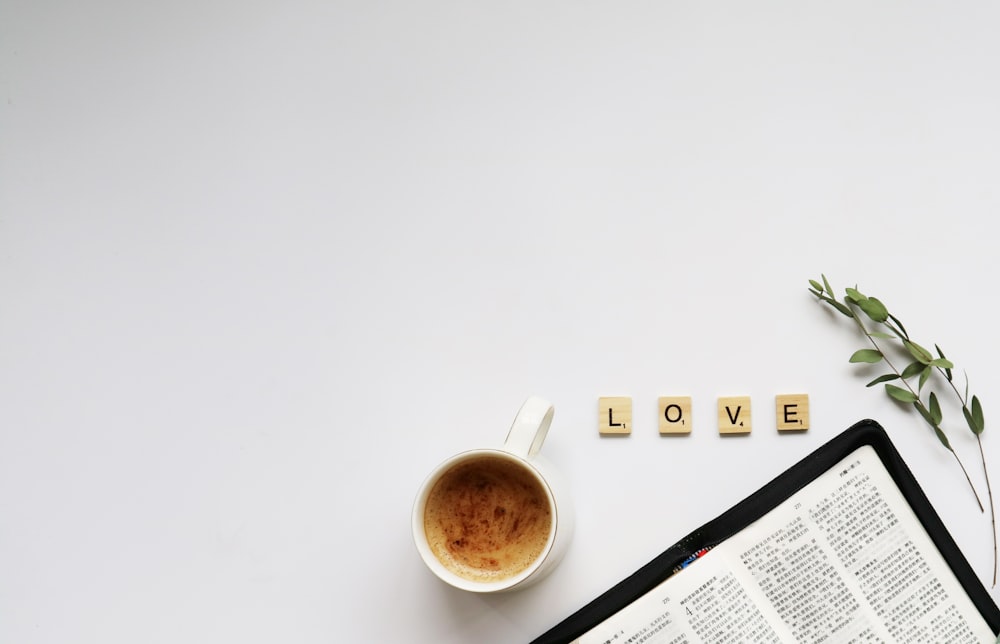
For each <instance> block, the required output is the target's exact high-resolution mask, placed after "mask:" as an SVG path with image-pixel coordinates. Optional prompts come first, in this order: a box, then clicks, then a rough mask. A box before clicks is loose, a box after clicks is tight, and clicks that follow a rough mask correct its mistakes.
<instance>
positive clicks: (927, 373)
mask: <svg viewBox="0 0 1000 644" xmlns="http://www.w3.org/2000/svg"><path fill="white" fill-rule="evenodd" d="M932 373H934V370H933V369H932V368H931V366H930V365H927V366H926V367H924V370H923V371H921V372H920V381H919V382H918V383H917V391H920V390H921V389H923V388H924V385H926V384H927V380H928V379H929V378H930V377H931V374H932ZM931 395H933V394H931Z"/></svg>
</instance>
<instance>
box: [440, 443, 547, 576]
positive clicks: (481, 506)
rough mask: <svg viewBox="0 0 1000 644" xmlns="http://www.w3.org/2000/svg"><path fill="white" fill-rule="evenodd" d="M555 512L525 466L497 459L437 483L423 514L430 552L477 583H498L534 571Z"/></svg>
mask: <svg viewBox="0 0 1000 644" xmlns="http://www.w3.org/2000/svg"><path fill="white" fill-rule="evenodd" d="M551 530H552V510H551V508H550V506H549V499H548V496H547V494H546V492H545V489H544V487H543V485H542V483H541V482H539V481H538V479H537V478H536V477H534V476H533V475H532V474H531V473H530V472H529V471H527V470H526V468H525V466H523V465H519V464H518V463H515V462H512V461H510V460H507V459H504V458H501V457H497V456H484V457H480V458H476V459H474V460H471V461H465V462H462V463H459V464H457V465H455V466H453V467H452V468H451V469H449V470H448V471H446V472H445V473H444V474H443V475H442V476H441V477H440V478H439V479H438V481H437V483H435V485H434V487H433V488H432V489H431V491H430V494H429V495H428V497H427V503H426V507H425V509H424V532H425V534H426V535H427V541H428V544H429V545H430V548H431V551H432V552H433V553H434V555H435V556H436V557H437V558H438V560H439V561H440V562H441V563H442V564H443V565H444V566H445V567H446V568H448V569H449V570H451V571H452V572H454V573H455V574H457V575H459V576H460V577H464V578H466V579H470V580H473V581H497V580H501V579H507V578H509V577H513V576H515V575H517V574H519V573H521V572H523V571H524V570H526V569H527V568H528V567H530V566H531V565H532V564H533V563H534V562H535V560H537V559H538V557H540V556H541V554H542V553H543V552H544V551H545V547H546V545H547V544H548V540H549V533H550V532H551Z"/></svg>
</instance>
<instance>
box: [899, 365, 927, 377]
mask: <svg viewBox="0 0 1000 644" xmlns="http://www.w3.org/2000/svg"><path fill="white" fill-rule="evenodd" d="M923 370H924V363H922V362H911V363H910V364H908V365H906V368H905V369H903V373H901V374H899V375H901V376H902V377H903V379H904V380H906V379H908V378H912V377H913V376H915V375H917V374H918V373H920V372H921V371H923Z"/></svg>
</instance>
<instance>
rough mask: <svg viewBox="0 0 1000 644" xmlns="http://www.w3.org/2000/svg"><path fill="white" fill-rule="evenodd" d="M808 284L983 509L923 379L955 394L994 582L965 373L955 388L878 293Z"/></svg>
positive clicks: (944, 367)
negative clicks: (846, 323) (899, 358)
mask: <svg viewBox="0 0 1000 644" xmlns="http://www.w3.org/2000/svg"><path fill="white" fill-rule="evenodd" d="M809 286H810V290H809V292H810V293H812V294H813V295H815V296H816V297H817V298H818V299H819V300H820V301H821V302H825V303H826V304H829V305H830V306H832V307H833V308H835V309H836V310H837V311H839V312H840V313H842V314H843V315H845V316H846V317H848V318H851V319H852V320H854V322H855V323H856V324H857V326H858V329H859V330H860V331H861V332H862V333H863V334H864V335H865V337H866V338H867V339H868V341H869V344H870V345H871V348H864V349H858V350H857V351H855V352H854V353H853V354H852V355H851V357H850V362H853V363H863V364H879V363H882V362H884V363H885V364H886V366H887V367H888V368H889V373H886V374H884V375H881V376H879V377H877V378H875V379H874V380H872V381H871V382H869V383H868V385H867V386H868V387H873V386H875V385H879V384H881V385H883V386H884V389H885V392H886V394H887V395H888V396H889V397H890V398H892V399H893V400H897V401H899V402H901V403H904V404H909V405H912V406H913V408H914V409H916V410H917V412H918V413H919V414H920V416H921V417H922V418H923V419H924V421H925V422H926V423H927V424H928V425H930V427H931V428H932V429H933V430H934V434H935V436H937V439H938V441H940V442H941V444H942V445H944V447H945V448H946V449H947V450H948V451H949V452H950V453H951V454H952V456H954V458H955V461H956V463H958V466H959V467H960V468H961V470H962V474H964V475H965V480H966V481H968V483H969V487H970V488H971V489H972V494H973V496H974V497H975V499H976V503H977V504H979V510H980V512H983V511H985V510H984V509H983V503H982V501H981V500H980V498H979V494H978V493H977V492H976V486H975V485H973V483H972V479H971V478H970V477H969V472H968V471H967V470H966V469H965V465H964V464H963V463H962V460H961V459H960V458H959V456H958V452H956V451H955V449H954V447H952V445H951V441H950V440H948V435H947V434H945V432H944V430H943V429H942V427H941V424H942V422H943V420H944V413H943V411H942V409H941V403H940V401H939V399H938V395H937V392H936V391H934V388H933V385H932V384H929V383H931V382H932V378H934V376H935V375H937V378H934V380H935V381H937V382H940V380H941V379H943V380H944V382H945V383H946V384H947V390H950V391H951V392H952V393H953V394H954V395H955V397H956V399H957V400H958V402H959V404H960V405H961V406H962V415H963V416H964V417H965V422H966V425H967V426H968V428H969V430H970V431H971V432H972V433H973V434H974V435H975V437H976V441H977V443H978V445H979V456H980V459H981V460H982V465H983V474H984V476H985V478H986V491H987V494H988V497H989V505H990V521H991V523H992V527H993V585H994V586H995V585H996V583H997V529H996V512H995V509H994V504H993V490H992V487H991V485H990V477H989V471H988V469H987V467H986V454H985V451H984V450H983V439H982V434H983V429H985V427H986V421H985V419H984V417H983V406H982V403H981V402H980V401H979V398H978V397H977V396H972V397H971V398H970V397H969V378H968V375H967V374H966V377H965V387H964V393H963V392H962V391H959V389H958V387H957V386H956V384H955V380H954V373H953V371H954V369H955V365H954V364H953V363H952V361H951V360H949V359H948V358H946V357H945V355H944V352H943V351H942V350H941V347H939V346H938V345H937V344H935V345H934V350H935V352H936V354H934V353H931V352H930V351H928V350H927V349H925V348H924V347H922V346H921V345H919V344H917V343H916V342H914V341H913V340H912V339H911V338H910V335H909V334H908V333H907V332H906V327H904V326H903V323H902V322H900V321H899V319H898V318H897V317H896V316H894V315H892V314H891V313H889V311H888V309H887V308H886V306H885V304H883V303H882V301H881V300H879V299H878V298H874V297H868V296H866V295H865V294H863V293H861V292H860V291H859V290H858V289H857V287H855V288H847V289H845V290H844V298H843V301H838V299H837V295H836V293H835V292H834V290H833V288H831V287H830V282H829V281H828V280H827V279H826V275H823V276H822V282H818V281H816V280H809ZM858 311H860V312H861V313H863V314H864V317H865V318H867V319H868V320H869V321H870V322H873V323H874V327H873V328H872V329H869V328H868V327H867V326H866V324H865V320H864V319H862V316H861V315H860V314H859V313H858ZM887 345H896V346H897V348H899V349H901V355H903V356H904V359H906V360H908V363H907V364H906V366H905V367H903V369H899V368H897V367H896V365H895V364H893V362H892V359H891V358H890V357H889V355H888V354H887V353H886V351H885V350H884V347H885V346H887ZM914 379H916V385H914V383H913V382H912V381H913V380H914ZM893 383H898V384H893ZM935 384H936V383H935ZM900 385H901V386H900ZM914 387H915V388H914ZM925 392H926V395H925Z"/></svg>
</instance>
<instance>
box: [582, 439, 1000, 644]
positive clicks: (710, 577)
mask: <svg viewBox="0 0 1000 644" xmlns="http://www.w3.org/2000/svg"><path fill="white" fill-rule="evenodd" d="M995 641H996V636H995V635H994V634H993V632H992V631H991V629H990V628H989V626H988V625H987V624H986V622H985V620H983V618H982V616H981V615H980V614H979V611H978V610H977V609H976V608H975V606H974V605H973V604H972V602H971V600H970V599H969V598H968V596H967V595H966V593H965V591H964V590H963V588H962V586H961V585H960V583H959V582H958V580H957V579H956V578H955V575H954V573H953V572H952V570H951V568H950V567H949V566H948V564H947V563H946V562H945V561H944V558H943V557H942V556H941V554H940V552H939V551H938V550H937V548H936V547H935V546H934V544H933V542H932V541H931V539H930V536H929V535H928V534H927V532H926V530H925V529H924V527H923V526H922V525H921V523H920V522H919V520H918V519H917V517H916V515H915V514H914V513H913V510H912V509H911V508H910V506H909V504H908V503H907V502H906V500H905V498H904V497H903V496H902V494H901V492H900V491H899V488H898V487H897V486H896V484H895V482H894V481H893V480H892V477H891V476H890V475H889V473H888V471H887V470H886V469H885V466H884V465H883V464H882V461H881V460H880V459H879V457H878V455H877V453H876V452H875V450H874V449H873V448H871V447H869V446H864V447H861V448H859V449H858V450H856V451H854V452H853V453H852V454H850V455H849V456H848V457H847V458H845V459H843V460H842V461H841V462H840V463H838V464H837V465H836V466H835V467H833V468H831V469H830V470H829V471H827V472H825V473H824V474H823V475H822V476H820V477H819V478H817V479H816V480H815V481H813V482H811V483H810V484H808V485H807V486H806V487H805V488H803V489H802V490H800V491H798V492H796V493H795V494H793V495H792V496H790V497H789V498H788V499H787V500H785V501H784V502H783V503H781V504H780V505H779V506H778V507H777V508H775V509H774V510H772V511H771V512H769V513H768V514H767V515H765V516H764V517H762V518H760V519H759V520H757V521H755V522H754V523H752V524H750V525H749V526H748V527H747V528H745V529H744V530H742V531H741V532H739V533H738V534H737V535H735V536H733V537H731V538H730V539H727V540H726V541H725V542H723V543H721V544H719V545H718V546H716V547H715V548H714V549H712V550H711V551H709V552H708V553H707V554H705V555H704V556H702V557H700V558H698V559H697V560H696V561H694V562H693V563H691V564H690V565H689V566H688V567H686V568H685V569H684V570H682V571H680V572H679V573H677V574H675V575H674V576H672V577H670V578H669V579H667V580H666V581H664V582H663V583H662V584H660V585H659V586H657V587H656V588H654V589H653V590H652V591H650V592H649V593H647V594H646V595H644V596H643V597H641V598H640V599H638V600H637V601H635V602H633V603H632V604H630V605H629V606H627V607H625V608H624V609H623V610H621V611H619V612H618V613H616V614H615V615H613V616H612V617H610V618H609V619H607V620H605V621H604V622H603V623H601V624H600V625H598V626H597V627H596V628H594V629H592V630H591V631H589V632H588V633H586V634H585V635H583V636H582V637H581V638H579V639H578V640H577V642H579V643H580V644H682V643H694V642H830V643H837V642H900V643H904V642H905V643H907V644H909V643H911V642H968V643H970V644H977V643H979V642H995Z"/></svg>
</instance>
